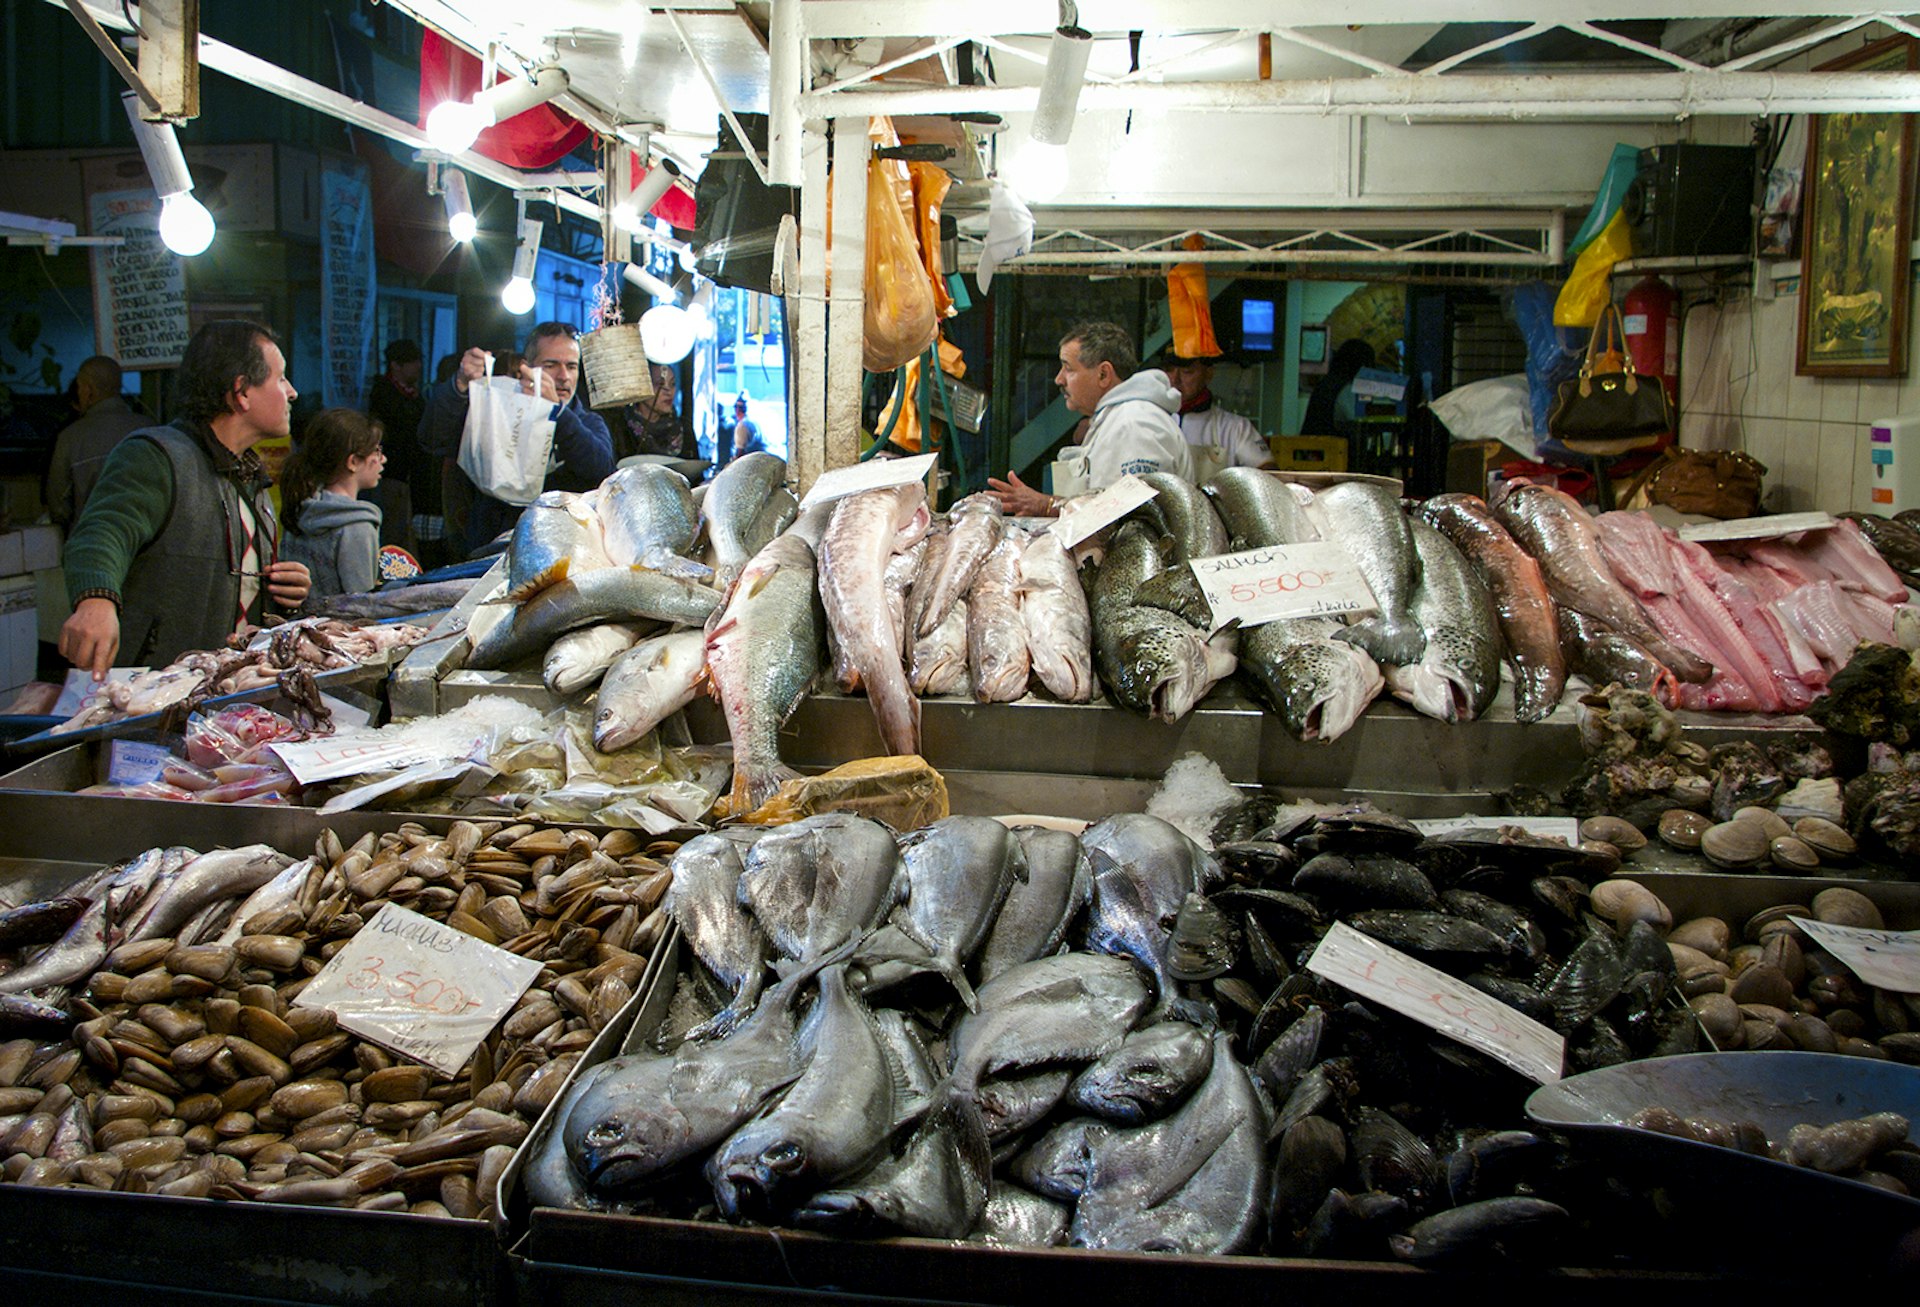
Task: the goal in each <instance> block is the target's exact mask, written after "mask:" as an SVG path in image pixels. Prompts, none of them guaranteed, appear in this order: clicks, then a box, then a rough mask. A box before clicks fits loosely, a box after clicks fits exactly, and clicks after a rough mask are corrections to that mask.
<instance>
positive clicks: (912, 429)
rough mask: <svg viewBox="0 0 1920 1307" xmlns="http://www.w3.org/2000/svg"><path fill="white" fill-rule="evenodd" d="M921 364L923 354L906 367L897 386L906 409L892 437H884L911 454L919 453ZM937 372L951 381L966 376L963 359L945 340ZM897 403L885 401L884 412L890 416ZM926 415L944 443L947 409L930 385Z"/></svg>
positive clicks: (958, 350)
mask: <svg viewBox="0 0 1920 1307" xmlns="http://www.w3.org/2000/svg"><path fill="white" fill-rule="evenodd" d="M924 362H926V355H925V354H922V355H921V356H920V357H919V358H917V359H915V360H914V361H913V362H911V363H909V364H907V373H906V377H905V379H904V380H903V381H902V382H901V383H900V384H901V386H902V387H903V388H904V389H905V392H906V406H905V407H904V408H902V409H901V410H900V419H899V421H897V422H895V423H894V424H893V434H892V435H891V436H889V437H887V439H888V440H890V441H892V442H893V443H894V444H896V445H898V446H900V448H902V449H904V450H906V451H907V452H909V453H912V454H918V453H920V452H921V435H920V371H921V364H923V363H924ZM940 370H941V371H942V372H944V373H946V374H947V375H948V376H949V377H951V378H953V380H954V381H958V380H959V379H960V378H962V377H964V376H966V375H967V360H966V357H965V356H964V355H962V354H961V353H960V347H959V346H958V345H956V344H954V343H953V342H952V341H950V340H947V339H946V338H945V337H942V338H941V340H940ZM949 384H951V383H949ZM899 402H900V397H899V396H898V395H896V396H894V397H893V398H892V399H891V400H890V401H889V402H888V404H887V408H886V410H885V412H887V413H891V412H892V411H893V405H894V404H896V403H899ZM927 414H928V416H929V417H930V418H931V420H932V423H933V430H934V435H935V436H936V437H937V438H938V439H942V440H944V439H945V438H946V432H947V410H946V409H945V407H943V406H942V405H941V403H940V391H939V389H938V388H937V387H936V386H934V385H932V384H929V385H928V387H927ZM880 422H881V425H883V426H884V425H885V424H886V417H885V416H884V414H883V415H882V417H881V419H880Z"/></svg>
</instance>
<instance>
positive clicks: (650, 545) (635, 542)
mask: <svg viewBox="0 0 1920 1307" xmlns="http://www.w3.org/2000/svg"><path fill="white" fill-rule="evenodd" d="M599 513H600V526H601V531H602V534H603V535H604V536H605V538H606V542H607V557H608V558H610V559H612V560H613V563H614V566H616V567H631V566H633V565H635V564H636V563H637V564H640V565H641V566H645V567H656V568H657V567H660V566H662V565H663V564H665V563H667V562H668V561H669V560H670V559H672V558H673V557H674V556H675V555H679V554H683V553H685V552H686V551H687V549H688V547H689V546H691V545H692V544H693V533H694V528H695V526H696V524H697V522H696V518H695V515H694V509H693V489H692V487H691V486H689V485H688V484H687V479H686V478H685V477H683V476H681V475H680V474H679V473H678V472H676V471H674V470H673V469H672V468H670V467H663V466H661V465H660V464H658V463H635V464H633V465H632V466H630V467H623V468H620V469H618V470H616V471H615V472H614V473H613V475H612V476H609V477H608V478H607V479H606V480H605V481H602V482H601V483H600V500H599Z"/></svg>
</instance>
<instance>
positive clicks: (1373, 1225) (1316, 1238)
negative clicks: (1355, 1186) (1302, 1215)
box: [1300, 1189, 1407, 1258]
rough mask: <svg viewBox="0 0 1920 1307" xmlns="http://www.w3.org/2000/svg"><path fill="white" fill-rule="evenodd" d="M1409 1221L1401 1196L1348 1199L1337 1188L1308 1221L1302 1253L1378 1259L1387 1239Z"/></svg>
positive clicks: (1311, 1255) (1372, 1196)
mask: <svg viewBox="0 0 1920 1307" xmlns="http://www.w3.org/2000/svg"><path fill="white" fill-rule="evenodd" d="M1406 1219H1407V1204H1406V1200H1405V1199H1402V1198H1400V1197H1398V1196H1397V1195H1394V1194H1376V1193H1364V1194H1358V1195H1355V1196H1353V1197H1348V1196H1347V1194H1346V1193H1345V1192H1344V1191H1342V1190H1339V1189H1335V1190H1332V1191H1331V1192H1329V1193H1328V1194H1327V1197H1326V1201H1324V1202H1322V1203H1321V1204H1320V1207H1319V1209H1318V1210H1317V1211H1315V1212H1314V1214H1313V1219H1312V1220H1311V1221H1308V1222H1307V1229H1306V1233H1305V1234H1303V1235H1302V1236H1301V1238H1300V1251H1301V1253H1302V1254H1304V1255H1305V1256H1308V1257H1328V1258H1349V1257H1378V1256H1379V1255H1380V1250H1381V1248H1382V1247H1383V1246H1384V1244H1385V1241H1386V1239H1387V1237H1388V1236H1389V1235H1390V1234H1391V1233H1392V1232H1393V1231H1394V1230H1396V1229H1398V1228H1399V1227H1400V1226H1401V1225H1403V1224H1404V1223H1405V1222H1406Z"/></svg>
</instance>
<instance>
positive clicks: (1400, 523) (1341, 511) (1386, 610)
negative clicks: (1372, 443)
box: [1313, 481, 1427, 666]
mask: <svg viewBox="0 0 1920 1307" xmlns="http://www.w3.org/2000/svg"><path fill="white" fill-rule="evenodd" d="M1313 504H1314V509H1315V510H1316V511H1317V512H1319V513H1321V514H1324V516H1325V519H1326V522H1327V525H1328V528H1329V529H1328V531H1327V532H1326V533H1325V534H1326V535H1327V538H1328V539H1330V540H1338V541H1339V542H1340V543H1341V544H1343V545H1345V546H1346V548H1347V552H1349V553H1350V554H1352V555H1353V558H1354V561H1355V562H1356V563H1358V564H1359V566H1360V574H1361V575H1362V576H1364V577H1365V578H1366V580H1367V588H1368V589H1370V590H1372V591H1373V598H1374V601H1375V602H1376V603H1377V604H1379V606H1380V612H1379V613H1378V615H1376V616H1373V617H1369V618H1367V619H1366V620H1365V621H1361V622H1356V623H1354V624H1353V625H1352V626H1349V627H1347V628H1346V629H1345V630H1344V631H1341V632H1340V633H1339V636H1338V638H1339V639H1342V640H1349V641H1351V642H1353V643H1354V644H1357V645H1359V646H1360V647H1361V648H1362V649H1365V650H1366V651H1367V653H1368V654H1369V655H1371V656H1372V658H1373V660H1374V661H1375V662H1378V663H1384V664H1389V665H1396V666H1404V665H1406V664H1409V663H1417V662H1419V661H1420V651H1421V650H1422V649H1424V648H1425V647H1426V643H1427V641H1426V636H1425V634H1423V633H1422V632H1421V630H1420V624H1419V622H1418V621H1416V620H1415V619H1414V616H1413V595H1414V588H1415V587H1416V586H1418V585H1419V583H1420V559H1419V556H1418V555H1417V554H1415V553H1414V549H1413V535H1412V533H1411V532H1410V531H1409V530H1408V529H1407V516H1406V514H1404V513H1402V512H1401V511H1400V501H1399V500H1398V499H1397V498H1395V497H1394V495H1393V494H1392V492H1390V491H1389V490H1388V489H1387V488H1386V487H1385V486H1377V485H1374V484H1372V483H1371V482H1366V481H1343V482H1341V483H1340V484H1339V485H1335V486H1328V487H1327V488H1326V489H1325V490H1322V491H1321V492H1320V493H1319V494H1317V495H1315V496H1314V498H1313Z"/></svg>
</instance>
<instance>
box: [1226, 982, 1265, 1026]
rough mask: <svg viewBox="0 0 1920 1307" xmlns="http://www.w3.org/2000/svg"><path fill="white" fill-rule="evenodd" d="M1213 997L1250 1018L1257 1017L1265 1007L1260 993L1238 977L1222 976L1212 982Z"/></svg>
mask: <svg viewBox="0 0 1920 1307" xmlns="http://www.w3.org/2000/svg"><path fill="white" fill-rule="evenodd" d="M1213 996H1214V997H1215V998H1217V999H1219V1000H1220V1001H1221V1002H1222V1003H1226V1004H1228V1005H1229V1006H1232V1007H1236V1008H1238V1009H1240V1011H1242V1012H1244V1013H1246V1014H1247V1015H1248V1016H1250V1017H1257V1016H1259V1015H1260V1013H1261V1011H1262V1010H1263V1009H1264V1006H1265V1005H1264V1003H1263V1002H1262V1000H1261V998H1260V991H1259V990H1257V989H1255V988H1254V987H1253V986H1252V985H1249V984H1248V983H1247V982H1246V981H1244V980H1242V979H1240V978H1239V977H1238V976H1222V977H1220V978H1219V979H1218V980H1216V981H1214V982H1213Z"/></svg>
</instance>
